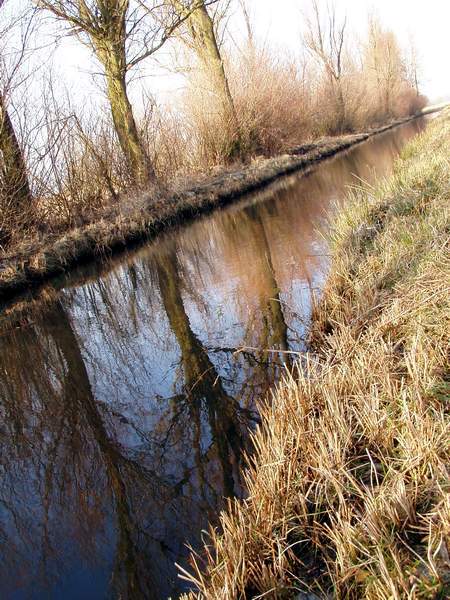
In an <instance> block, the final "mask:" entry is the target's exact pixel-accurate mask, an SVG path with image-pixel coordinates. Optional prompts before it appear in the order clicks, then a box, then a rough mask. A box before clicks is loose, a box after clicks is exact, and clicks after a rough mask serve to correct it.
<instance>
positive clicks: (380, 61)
mask: <svg viewBox="0 0 450 600" xmlns="http://www.w3.org/2000/svg"><path fill="white" fill-rule="evenodd" d="M364 60H365V67H366V69H367V70H368V71H369V73H371V74H372V79H373V80H374V83H375V85H376V90H377V91H376V93H377V94H378V98H379V105H380V109H381V110H382V111H383V113H384V115H385V116H390V115H392V114H393V112H394V104H395V100H396V98H397V97H398V93H399V89H400V87H401V85H402V83H405V82H406V81H407V71H406V67H405V61H404V58H403V55H402V51H401V49H400V46H399V44H398V42H397V39H396V37H395V34H394V32H393V31H390V30H389V29H384V28H383V27H382V25H381V23H380V22H379V20H378V19H376V18H375V17H371V19H370V21H369V36H368V40H367V44H366V49H365V55H364ZM415 84H416V85H417V84H418V82H417V79H416V81H415ZM413 85H414V83H413Z"/></svg>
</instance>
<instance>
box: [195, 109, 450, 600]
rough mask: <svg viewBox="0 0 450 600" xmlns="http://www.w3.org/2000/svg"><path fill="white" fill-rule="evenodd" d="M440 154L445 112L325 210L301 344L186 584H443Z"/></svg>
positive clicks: (445, 275)
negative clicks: (314, 289) (332, 213)
mask: <svg viewBox="0 0 450 600" xmlns="http://www.w3.org/2000/svg"><path fill="white" fill-rule="evenodd" d="M449 157H450V114H449V113H448V112H447V113H446V115H442V116H441V117H440V118H439V119H436V120H435V121H434V122H433V123H432V124H431V125H430V126H429V128H428V129H427V131H426V132H425V133H424V134H422V135H421V136H420V137H418V138H416V140H414V141H413V142H412V143H411V144H409V145H408V146H407V148H406V149H405V150H404V151H403V153H402V157H401V159H400V160H399V161H398V163H397V165H396V170H395V173H394V175H393V177H392V179H391V180H389V181H388V182H386V183H385V184H384V185H382V186H381V187H380V188H379V189H377V190H365V191H363V190H362V191H360V192H359V193H357V194H356V195H355V197H354V200H353V202H351V203H350V205H349V206H348V208H347V209H346V210H345V212H344V214H342V216H341V217H340V219H339V221H338V223H337V224H336V227H335V230H334V233H333V240H332V244H333V251H334V263H333V269H332V275H331V277H330V279H329V281H328V283H327V286H326V289H325V292H324V297H323V299H322V300H321V302H320V304H319V306H318V307H317V309H316V313H315V320H314V326H313V330H312V344H313V347H314V349H315V353H314V354H311V357H310V358H308V359H306V360H305V362H304V364H303V366H302V367H301V368H299V369H298V372H296V373H294V374H293V375H292V376H290V377H289V378H287V379H286V380H285V381H284V382H283V383H282V384H281V385H280V386H279V388H278V390H277V391H276V393H275V396H274V398H273V401H272V402H271V404H270V406H267V407H266V408H265V409H264V411H263V425H262V426H261V428H260V430H259V431H258V432H257V433H256V435H255V438H254V441H255V448H256V451H255V454H254V457H253V459H252V464H251V466H250V468H249V470H248V472H247V474H246V480H247V485H248V490H249V497H248V500H247V501H245V502H243V503H239V502H234V503H232V504H231V505H230V508H229V510H228V512H227V513H226V514H224V515H222V517H221V524H222V529H223V533H221V534H218V533H212V538H211V540H210V541H209V545H208V547H207V548H206V555H205V557H203V558H201V559H200V558H197V559H193V575H192V580H193V581H194V582H195V583H196V585H197V587H198V590H199V592H198V597H200V598H207V599H211V600H213V599H214V600H219V599H224V600H225V599H232V598H255V597H264V598H291V597H294V596H295V595H296V594H297V593H299V592H308V593H311V594H315V596H313V597H319V598H324V597H332V598H355V599H360V598H370V599H372V598H373V599H386V600H387V599H397V598H399V599H400V598H444V597H448V595H447V594H448V592H449V589H448V585H449V550H450V547H449V534H450V496H449V493H448V492H449V479H448V464H449V462H448V461H449V456H450V455H449V439H450V437H449V426H448V419H447V415H446V408H448V407H447V406H446V401H447V400H448V392H449V370H448V350H449V348H448V331H449V324H450V306H449V297H450V294H449V291H450V289H449V281H450V260H449V254H448V242H449V233H450V222H449V210H448V206H449V201H450V169H449ZM205 563H206V564H205ZM446 595H447V596H446ZM194 596H195V595H194V594H192V596H191V597H194ZM299 597H306V596H303V595H300V596H299Z"/></svg>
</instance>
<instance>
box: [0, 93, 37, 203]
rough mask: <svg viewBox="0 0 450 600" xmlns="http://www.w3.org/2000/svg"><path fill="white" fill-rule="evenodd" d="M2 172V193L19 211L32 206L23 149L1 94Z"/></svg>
mask: <svg viewBox="0 0 450 600" xmlns="http://www.w3.org/2000/svg"><path fill="white" fill-rule="evenodd" d="M0 157H1V165H0V173H1V184H2V188H3V190H2V193H4V194H5V195H6V196H7V198H8V200H9V199H11V200H12V206H13V208H14V209H17V211H18V212H19V211H20V212H23V211H25V210H29V209H30V207H31V190H30V184H29V182H28V176H27V168H26V165H25V160H24V157H23V153H22V150H21V148H20V145H19V142H18V140H17V137H16V134H15V131H14V127H13V124H12V122H11V119H10V116H9V114H8V111H7V110H6V106H5V100H4V98H3V96H2V95H0Z"/></svg>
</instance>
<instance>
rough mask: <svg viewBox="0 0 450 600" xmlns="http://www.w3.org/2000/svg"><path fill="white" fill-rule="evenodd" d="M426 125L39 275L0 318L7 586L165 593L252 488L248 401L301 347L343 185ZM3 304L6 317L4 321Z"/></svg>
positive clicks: (1, 565)
mask: <svg viewBox="0 0 450 600" xmlns="http://www.w3.org/2000/svg"><path fill="white" fill-rule="evenodd" d="M422 127H423V124H422V123H421V122H419V121H415V122H411V123H409V124H407V125H404V126H402V127H400V128H397V129H395V130H392V131H390V132H388V133H385V134H383V135H381V136H378V137H376V138H373V139H371V140H370V141H368V142H366V143H364V144H361V145H359V146H357V147H355V148H353V149H352V150H350V151H348V152H347V153H345V154H342V155H339V156H338V157H336V158H335V159H333V160H330V161H327V162H325V163H322V164H321V165H319V166H318V167H317V168H316V169H315V170H314V171H313V172H312V173H310V174H308V175H306V176H301V175H295V176H291V177H288V178H284V179H282V180H280V181H278V182H276V183H275V184H274V185H272V186H271V187H270V188H268V189H266V190H265V191H263V192H261V193H258V194H255V195H252V196H248V197H247V198H245V199H243V200H242V201H241V202H239V203H237V204H235V205H233V206H231V207H229V208H227V209H224V210H220V211H217V212H215V213H214V214H212V215H210V216H207V217H205V218H202V219H200V220H198V221H196V222H194V223H192V224H190V225H188V226H186V227H183V228H180V229H179V230H178V231H175V232H172V233H170V234H168V235H166V236H164V237H162V238H159V240H157V241H156V242H154V243H152V244H149V245H148V246H146V247H143V248H141V249H140V250H138V251H134V252H130V253H128V254H126V255H122V256H121V257H120V259H118V260H117V259H116V260H115V261H111V263H110V264H109V265H108V266H107V268H105V267H104V266H103V267H102V269H100V267H99V266H98V265H92V266H90V267H89V268H85V269H83V270H79V271H78V272H75V273H73V274H72V275H71V276H70V277H68V278H67V279H65V280H64V281H58V282H55V283H54V284H52V286H47V289H46V290H45V295H46V297H47V298H48V300H47V301H46V302H43V303H41V305H38V304H37V303H36V302H35V303H34V304H33V303H31V306H32V307H33V310H30V312H29V314H28V315H27V314H26V313H25V314H24V315H23V316H22V318H21V319H20V321H17V320H12V319H7V318H6V317H5V316H4V315H3V318H2V319H0V322H1V323H2V325H1V328H0V444H1V456H0V598H2V599H4V600H6V599H22V598H23V599H25V598H27V599H28V598H33V599H41V598H42V599H44V598H45V599H58V600H59V599H62V598H64V599H65V600H68V599H77V600H78V599H83V600H87V599H95V600H97V599H103V598H117V599H118V598H120V599H124V600H125V599H141V598H146V599H147V598H149V599H153V598H157V599H160V598H162V599H165V598H169V597H172V598H176V597H177V596H178V595H179V594H180V592H181V591H183V590H185V589H186V584H185V583H183V581H182V580H181V579H180V578H178V577H177V569H176V566H175V563H178V564H181V565H183V566H186V561H187V556H188V549H187V544H190V545H192V546H193V547H194V548H198V547H199V544H200V540H201V536H202V530H204V529H205V528H206V527H207V524H208V522H212V523H216V522H217V516H218V513H219V511H220V510H221V509H222V508H223V507H224V505H225V503H226V499H227V498H230V497H232V496H242V495H245V489H244V487H243V481H242V472H241V469H242V465H243V457H244V453H245V452H246V451H249V450H250V445H249V431H251V430H252V429H254V428H255V426H256V424H257V423H258V413H257V403H258V401H259V400H261V399H262V398H264V397H266V396H267V394H268V392H269V391H270V389H271V387H272V386H273V384H274V382H276V381H277V380H279V378H280V375H281V374H282V373H283V371H284V370H285V369H286V368H287V366H288V365H289V364H291V363H292V360H293V355H292V354H291V353H290V352H291V351H301V350H302V349H303V348H304V346H305V334H306V332H307V330H308V321H309V319H310V311H311V299H312V297H313V295H316V296H317V295H318V294H319V293H320V290H321V288H322V286H323V284H324V281H325V279H326V276H327V272H328V269H329V265H330V257H329V249H328V246H327V242H326V237H325V235H326V233H327V230H328V228H329V222H330V221H331V222H332V220H333V215H334V214H335V211H337V210H339V206H341V205H342V203H343V202H345V198H346V196H347V194H348V192H349V188H350V187H351V186H354V185H357V184H360V183H361V182H366V183H369V184H373V183H375V182H376V181H377V180H379V179H381V178H383V177H384V176H386V175H388V174H389V173H390V172H391V171H392V168H393V162H394V159H395V157H396V156H397V155H398V153H399V151H400V150H401V148H402V146H403V145H404V144H405V142H406V141H407V140H409V139H410V138H411V137H412V136H414V135H415V134H416V133H417V132H418V131H419V130H420V129H421V128H422ZM0 316H1V315H0Z"/></svg>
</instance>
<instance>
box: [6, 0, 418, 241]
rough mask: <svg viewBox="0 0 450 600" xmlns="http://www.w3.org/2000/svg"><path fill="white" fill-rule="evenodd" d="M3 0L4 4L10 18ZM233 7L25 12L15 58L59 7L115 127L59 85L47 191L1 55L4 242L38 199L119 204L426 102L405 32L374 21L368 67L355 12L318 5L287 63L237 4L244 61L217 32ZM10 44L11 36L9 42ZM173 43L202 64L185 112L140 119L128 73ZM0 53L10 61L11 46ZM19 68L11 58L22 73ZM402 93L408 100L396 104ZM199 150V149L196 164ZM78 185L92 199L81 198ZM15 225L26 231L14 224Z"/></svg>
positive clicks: (99, 3)
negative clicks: (95, 70)
mask: <svg viewBox="0 0 450 600" xmlns="http://www.w3.org/2000/svg"><path fill="white" fill-rule="evenodd" d="M6 2H7V0H0V13H1V11H3V10H4V5H5V3H6ZM229 4H230V2H229V1H228V2H224V1H223V0H34V1H33V2H31V1H30V3H29V5H28V6H26V10H25V12H24V13H23V14H22V15H21V16H20V18H21V19H22V22H23V23H25V25H24V27H23V30H25V32H26V35H23V36H22V40H21V41H22V45H21V47H20V49H19V50H17V49H16V50H15V52H16V55H17V60H16V63H15V67H17V65H18V64H20V63H21V62H23V61H24V60H26V58H27V56H28V48H27V44H28V40H29V32H30V31H31V30H32V29H33V23H37V17H39V15H42V14H44V15H45V14H47V15H52V16H53V17H55V18H56V20H57V23H59V27H60V29H61V31H63V32H64V34H67V35H74V36H76V38H77V39H78V40H79V41H80V42H81V43H83V44H84V45H85V46H87V47H88V48H89V50H90V52H91V53H92V55H93V56H94V57H95V58H96V60H97V62H98V64H99V65H100V69H101V75H102V78H103V81H104V89H105V92H106V97H107V101H108V105H109V109H110V124H107V125H105V124H104V123H102V125H101V127H99V126H98V125H96V126H94V127H93V129H94V130H95V131H94V133H93V132H92V131H89V129H91V130H92V126H89V124H87V121H86V119H84V117H83V115H78V114H75V112H74V111H73V110H72V107H69V110H67V111H66V112H65V113H64V111H62V109H61V106H60V104H58V103H57V102H56V101H55V99H54V98H53V96H52V94H50V96H51V99H50V101H49V102H48V104H46V107H45V112H46V113H47V114H46V115H45V116H44V117H43V119H42V123H41V127H43V128H44V129H45V132H44V134H43V137H44V138H45V139H46V144H47V146H46V149H45V152H41V154H43V155H44V156H45V160H44V162H45V164H46V165H50V168H47V167H46V169H45V175H43V174H41V175H40V184H41V187H42V189H43V190H45V193H44V194H42V192H40V193H39V194H36V191H35V190H34V188H35V187H36V182H35V181H34V180H35V179H37V178H36V177H35V175H34V174H33V173H32V172H30V171H31V169H30V165H29V164H28V163H27V159H26V157H27V154H29V153H30V152H29V151H28V152H27V150H29V149H27V148H25V147H24V145H25V142H26V140H25V139H23V137H24V136H23V135H22V136H19V135H18V133H17V132H16V131H15V127H14V120H13V119H12V117H11V115H10V114H9V112H8V102H9V99H10V90H11V86H12V82H13V81H14V79H13V78H12V77H11V68H10V69H9V70H8V69H7V68H6V65H5V61H3V63H2V67H1V84H2V89H0V163H1V171H0V186H1V189H0V197H1V199H2V208H3V207H6V209H3V210H2V213H3V226H2V221H0V227H1V229H2V234H1V237H0V244H3V245H5V244H6V243H8V241H9V240H10V238H11V231H12V230H13V229H14V228H13V227H11V225H10V223H11V222H12V221H14V219H12V216H17V215H21V216H22V217H24V216H27V217H28V216H29V212H30V207H32V206H33V210H34V212H35V211H36V206H34V205H35V204H36V199H34V200H33V197H32V196H33V195H34V196H36V195H39V196H42V195H44V196H46V197H47V198H48V197H52V198H53V200H55V201H57V202H59V208H58V210H60V209H61V207H63V206H64V207H65V213H69V214H70V215H72V216H73V214H75V212H76V210H77V209H76V208H75V209H74V207H79V206H82V207H83V210H85V209H86V207H92V206H93V205H96V204H103V203H104V202H105V197H106V196H105V194H106V195H107V196H108V201H110V199H111V198H117V194H118V192H119V191H120V190H121V189H123V188H125V187H127V186H130V185H132V186H136V187H140V188H145V187H148V185H149V184H152V183H154V182H155V181H157V180H158V179H165V180H167V179H168V178H169V177H171V176H173V175H174V174H176V173H177V172H180V171H184V172H186V171H192V170H195V168H198V167H199V166H201V167H209V166H212V165H213V164H216V163H218V162H223V161H229V160H234V159H237V158H241V159H245V158H246V157H247V156H251V155H254V154H261V153H263V154H267V153H271V152H276V151H279V150H280V149H281V148H282V147H283V145H286V143H288V142H296V143H298V142H300V141H302V139H303V138H305V137H308V136H311V135H318V134H320V133H338V132H343V131H347V130H350V129H354V128H356V127H360V126H363V125H366V124H367V123H369V122H375V121H377V120H378V121H381V120H383V119H386V118H388V117H392V116H394V115H396V114H398V113H399V112H402V113H405V112H410V111H412V110H415V109H416V108H417V106H418V102H417V99H415V98H414V97H416V98H417V97H418V90H417V72H416V68H415V66H414V65H412V66H411V65H410V67H411V68H409V69H408V68H407V64H406V61H405V58H404V56H403V54H402V51H401V49H400V47H399V45H398V43H397V41H396V39H395V36H394V34H393V33H392V32H390V31H386V30H384V29H383V28H382V27H381V25H380V24H379V23H378V22H377V21H376V20H372V21H371V23H370V27H369V33H368V39H367V40H366V42H365V43H364V44H363V45H362V48H363V50H362V54H361V57H360V59H359V64H358V60H356V61H355V59H353V58H351V52H350V50H349V45H348V35H347V32H348V27H347V22H346V20H345V19H343V20H340V19H339V18H338V16H337V13H336V11H335V10H334V9H329V10H328V12H327V13H324V12H323V11H321V9H320V6H319V4H318V3H317V2H316V0H313V1H312V10H311V15H310V17H309V18H308V19H307V21H306V22H307V27H306V33H305V39H304V46H305V49H306V54H305V57H304V60H303V61H302V62H301V63H293V62H292V61H291V62H290V63H289V64H287V63H286V61H279V60H278V59H274V58H273V57H272V56H270V55H268V51H267V49H265V48H262V47H258V46H257V42H256V41H255V37H254V35H253V30H252V23H251V19H250V17H249V13H248V10H247V7H246V5H245V2H244V1H243V0H240V2H239V4H240V5H241V7H242V8H243V13H244V15H245V19H246V25H247V32H248V40H247V42H246V43H245V45H244V47H243V48H242V49H240V51H239V53H238V55H237V56H236V57H233V58H234V59H235V58H237V60H233V61H231V60H229V56H228V54H229V53H228V54H227V53H225V54H224V50H223V45H222V35H219V31H220V32H222V33H223V31H222V30H223V27H221V23H222V20H221V19H220V16H223V14H224V11H226V9H227V8H228V6H229ZM23 23H22V24H23ZM0 33H2V32H0ZM6 39H7V36H6V32H3V33H2V40H6ZM175 39H176V40H177V41H178V42H180V43H181V45H182V46H183V47H184V48H185V49H187V54H188V55H189V57H190V58H189V60H190V63H191V67H192V64H195V67H196V69H195V70H193V69H190V70H189V73H190V75H189V78H190V82H191V83H190V85H188V86H187V89H188V90H189V92H188V94H187V95H185V97H184V99H183V106H182V108H181V109H177V111H175V116H174V111H170V110H168V109H167V110H165V111H160V112H157V111H155V110H154V105H153V104H151V110H150V111H149V114H148V115H147V117H148V118H143V119H141V120H140V121H138V119H137V118H136V112H135V108H134V107H133V105H132V102H131V101H130V95H129V89H128V84H129V80H130V76H131V74H132V72H133V70H135V69H136V68H137V67H138V66H139V65H141V64H142V63H143V62H144V61H146V60H147V59H149V58H150V57H152V56H154V55H155V54H156V53H157V52H158V51H160V50H161V48H162V47H163V46H164V45H165V44H166V43H167V42H169V41H171V40H175ZM3 45H5V42H4V43H3ZM0 51H1V52H2V53H3V55H4V56H5V55H6V54H7V53H8V48H7V47H4V48H0ZM192 58H193V60H192ZM16 71H17V68H14V67H13V68H12V72H13V74H14V73H15V72H16ZM193 73H196V75H195V76H194V75H193ZM361 81H363V85H362V84H361ZM414 87H415V88H416V89H414ZM370 88H373V90H374V91H375V93H376V95H377V98H378V101H377V102H376V103H375V102H374V100H373V98H372V99H371V106H372V107H373V108H374V110H373V111H372V113H373V114H370V115H369V114H365V115H364V117H360V118H359V122H358V120H357V119H356V118H355V115H356V114H359V113H360V112H361V110H362V107H364V106H367V102H366V100H367V97H368V95H371V96H373V93H372V92H371V91H370ZM189 93H190V96H189ZM313 98H320V102H319V103H315V101H314V100H313ZM405 99H406V101H407V106H399V103H400V104H401V101H402V100H403V101H404V100H405ZM66 108H67V107H66ZM61 112H63V113H64V114H61ZM141 112H142V111H141ZM366 112H367V111H366ZM50 113H51V117H50V118H49V114H50ZM313 113H315V114H313ZM317 113H319V114H320V115H321V116H320V117H319V116H318V114H317ZM144 115H145V111H144ZM180 115H181V117H180ZM18 120H20V116H19V118H18ZM56 122H57V124H56V125H55V123H56ZM69 122H70V127H69V126H68V123H69ZM319 122H322V127H321V128H320V127H317V124H318V123H319ZM315 130H316V131H315ZM21 133H22V134H23V132H21ZM40 138H42V134H41V135H40ZM63 140H64V143H66V146H65V147H63ZM174 154H176V156H175V157H174ZM74 156H76V159H74ZM193 157H198V159H197V163H196V164H195V160H193ZM80 169H84V170H85V173H81V171H80ZM47 180H48V181H47ZM94 181H96V182H97V184H96V186H95V185H94V183H93V182H94ZM94 188H96V189H95V190H94ZM105 190H106V192H105ZM81 191H82V195H83V201H78V200H79V197H80V194H81ZM33 192H34V193H33ZM38 203H40V210H41V217H42V215H43V214H47V213H53V214H54V213H55V210H53V209H52V210H50V211H49V210H47V213H46V212H45V210H44V209H45V207H46V206H47V205H48V202H47V204H46V203H45V202H42V198H41V197H40V198H38ZM47 208H48V206H47ZM63 212H64V211H63ZM66 216H67V215H66ZM64 218H65V217H64ZM63 220H64V219H63ZM69 220H70V219H69ZM72 221H73V219H72ZM15 223H16V226H17V219H16V220H15Z"/></svg>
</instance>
